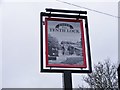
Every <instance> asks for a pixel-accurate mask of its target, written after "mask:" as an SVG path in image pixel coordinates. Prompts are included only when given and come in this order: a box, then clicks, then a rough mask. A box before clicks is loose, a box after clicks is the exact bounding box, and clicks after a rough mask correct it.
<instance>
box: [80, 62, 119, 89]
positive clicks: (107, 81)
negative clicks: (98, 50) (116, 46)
mask: <svg viewBox="0 0 120 90" xmlns="http://www.w3.org/2000/svg"><path fill="white" fill-rule="evenodd" d="M83 80H84V81H85V82H86V83H87V84H88V85H89V87H90V88H102V89H103V90H111V88H118V76H117V67H116V66H115V65H114V64H111V63H110V61H109V60H107V61H105V62H104V63H101V62H99V63H98V64H97V65H95V67H94V70H93V72H92V73H91V74H87V76H86V77H83ZM80 88H81V87H80Z"/></svg>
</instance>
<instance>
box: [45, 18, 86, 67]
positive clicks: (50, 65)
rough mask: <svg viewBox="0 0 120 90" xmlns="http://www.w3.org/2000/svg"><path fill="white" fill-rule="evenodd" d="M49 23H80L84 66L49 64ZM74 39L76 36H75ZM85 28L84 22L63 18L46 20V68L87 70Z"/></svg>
mask: <svg viewBox="0 0 120 90" xmlns="http://www.w3.org/2000/svg"><path fill="white" fill-rule="evenodd" d="M49 21H53V22H54V21H57V22H73V23H79V24H80V32H81V41H82V56H83V64H82V65H78V64H61V63H60V64H50V63H49V59H48V58H49V57H48V53H49V50H48V46H49V45H48V27H49V24H48V22H49ZM73 38H74V36H73ZM84 38H85V37H84V28H83V21H82V20H77V19H61V18H45V47H46V54H45V55H46V67H60V68H86V67H87V64H86V50H85V40H84Z"/></svg>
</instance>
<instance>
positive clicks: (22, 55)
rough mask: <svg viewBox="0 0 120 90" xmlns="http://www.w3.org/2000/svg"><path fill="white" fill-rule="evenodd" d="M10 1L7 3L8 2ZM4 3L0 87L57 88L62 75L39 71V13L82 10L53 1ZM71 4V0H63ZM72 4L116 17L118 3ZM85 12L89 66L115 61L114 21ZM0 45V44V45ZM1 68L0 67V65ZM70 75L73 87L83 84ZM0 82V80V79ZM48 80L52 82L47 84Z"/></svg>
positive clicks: (77, 2) (116, 34) (116, 21)
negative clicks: (106, 60) (87, 30)
mask: <svg viewBox="0 0 120 90" xmlns="http://www.w3.org/2000/svg"><path fill="white" fill-rule="evenodd" d="M10 1H11V2H10ZM10 1H8V0H4V1H2V3H1V4H0V5H1V6H0V7H1V9H2V10H1V12H0V13H2V15H1V17H2V18H1V19H2V22H1V26H2V31H1V32H2V33H1V34H2V53H0V55H1V56H2V87H3V88H60V87H62V86H63V84H62V82H63V81H62V74H56V73H54V74H48V73H40V72H39V57H40V54H39V42H40V40H39V35H40V28H39V27H40V26H39V25H40V18H39V15H40V12H42V11H45V8H56V9H71V10H86V9H82V8H78V7H75V6H71V5H67V4H63V3H60V2H57V1H56V0H51V1H50V0H49V1H48V0H45V1H41V2H40V1H38V0H34V1H33V0H30V1H27V0H26V1H25V0H24V1H23V0H22V1H20V0H18V1H16V0H10ZM67 1H68V2H72V0H70V1H69V0H67ZM109 1H110V2H108V1H106V2H94V1H92V2H86V1H85V2H80V1H78V0H76V1H75V2H72V3H74V4H76V5H81V6H84V7H87V8H91V9H95V10H98V11H102V12H105V13H108V14H112V15H115V16H117V15H118V3H117V1H116V0H109ZM87 12H88V22H89V33H90V43H91V53H92V62H93V65H94V64H96V63H97V62H99V61H102V62H103V61H104V60H105V59H107V58H110V59H111V62H113V63H117V61H118V19H117V18H115V17H111V16H107V15H104V14H100V13H97V12H93V11H89V10H87ZM0 36H1V35H0ZM0 43H1V42H0ZM0 66H1V65H0ZM72 75H73V87H78V86H79V85H82V84H84V82H82V81H81V77H82V76H83V75H82V74H72ZM0 81H1V80H0ZM51 81H52V82H51Z"/></svg>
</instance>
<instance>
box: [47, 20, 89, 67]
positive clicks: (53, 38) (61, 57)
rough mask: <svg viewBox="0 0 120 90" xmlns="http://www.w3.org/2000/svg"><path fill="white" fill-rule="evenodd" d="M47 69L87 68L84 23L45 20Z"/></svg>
mask: <svg viewBox="0 0 120 90" xmlns="http://www.w3.org/2000/svg"><path fill="white" fill-rule="evenodd" d="M45 48H46V51H45V52H46V67H61V68H86V67H87V64H86V50H85V40H84V30H83V21H82V20H77V19H60V18H45Z"/></svg>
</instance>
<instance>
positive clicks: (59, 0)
mask: <svg viewBox="0 0 120 90" xmlns="http://www.w3.org/2000/svg"><path fill="white" fill-rule="evenodd" d="M56 1H58V2H61V3H65V4H68V5H71V6H75V7H79V8H84V9H87V10H89V11H93V12H97V13H100V14H104V15H107V16H111V17H114V18H120V17H118V16H114V15H112V14H108V13H105V12H101V11H98V10H95V9H90V8H87V7H83V6H80V5H76V4H73V3H69V2H65V1H61V0H56Z"/></svg>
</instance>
